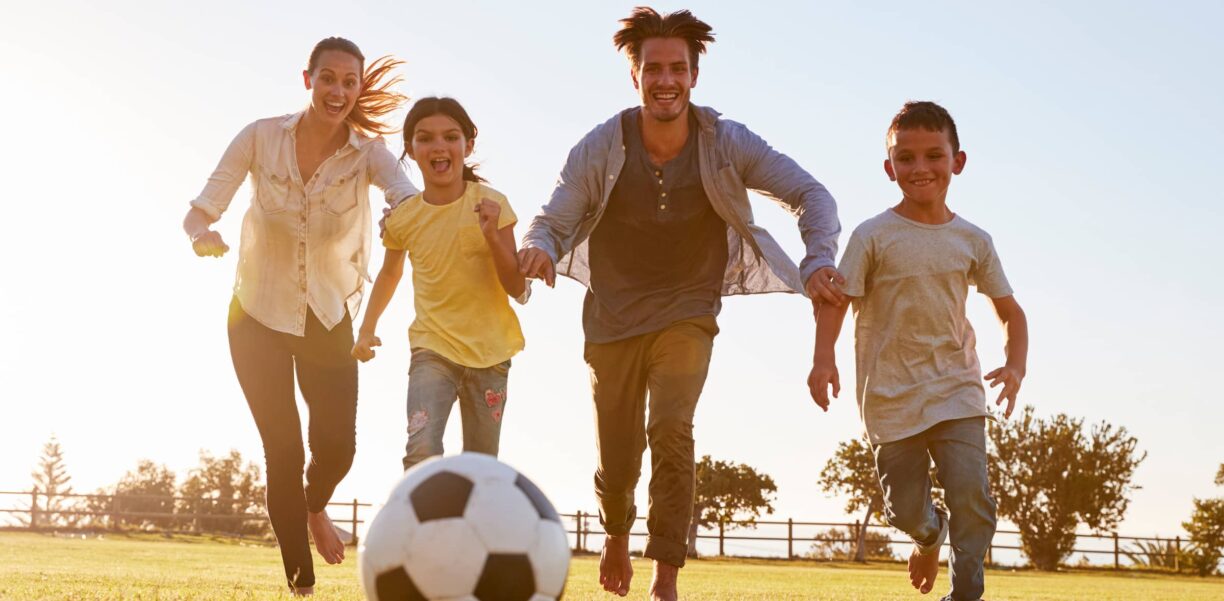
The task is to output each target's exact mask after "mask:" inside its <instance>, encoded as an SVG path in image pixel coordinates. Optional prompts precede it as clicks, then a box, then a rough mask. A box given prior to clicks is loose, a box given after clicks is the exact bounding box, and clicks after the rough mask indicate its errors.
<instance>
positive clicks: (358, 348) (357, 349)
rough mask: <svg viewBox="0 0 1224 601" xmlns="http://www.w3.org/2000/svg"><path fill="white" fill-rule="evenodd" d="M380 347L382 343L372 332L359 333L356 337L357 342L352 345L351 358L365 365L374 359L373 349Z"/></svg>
mask: <svg viewBox="0 0 1224 601" xmlns="http://www.w3.org/2000/svg"><path fill="white" fill-rule="evenodd" d="M376 346H382V341H381V340H379V339H378V336H375V335H374V333H373V332H361V333H360V334H358V335H357V342H356V344H354V345H353V352H352V355H353V358H354V359H356V360H358V361H361V362H362V363H365V362H366V361H369V360H370V359H373V358H374V349H373V347H376Z"/></svg>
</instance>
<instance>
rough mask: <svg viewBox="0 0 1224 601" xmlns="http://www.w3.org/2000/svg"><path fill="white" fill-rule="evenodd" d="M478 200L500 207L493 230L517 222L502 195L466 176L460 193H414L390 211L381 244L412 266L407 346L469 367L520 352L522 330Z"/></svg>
mask: <svg viewBox="0 0 1224 601" xmlns="http://www.w3.org/2000/svg"><path fill="white" fill-rule="evenodd" d="M482 198H488V199H489V200H492V201H494V202H496V203H497V204H498V205H499V206H500V207H501V216H500V217H499V218H498V222H497V228H498V229H501V228H504V227H506V226H508V225H512V224H514V223H517V222H518V217H516V216H515V214H514V209H511V208H510V203H509V202H507V201H506V197H505V195H503V194H502V193H501V192H498V191H497V190H494V189H492V188H490V187H488V186H486V185H484V184H481V183H478V182H468V184H467V188H466V189H465V190H464V192H463V196H461V197H459V198H458V199H457V200H455V201H454V202H452V203H450V204H447V205H442V206H438V205H431V204H429V203H427V202H425V198H424V197H423V196H422V195H421V194H417V195H415V196H412V197H410V198H408V199H407V200H405V201H404V202H402V203H400V205H399V206H397V207H396V208H395V210H393V211H392V212H391V215H389V216H388V217H387V222H386V231H385V233H384V234H383V246H385V247H387V248H389V249H392V250H406V251H407V252H408V260H409V261H410V262H411V265H412V286H413V289H414V293H415V294H414V303H413V304H414V305H415V307H416V319H415V320H413V322H412V326H410V327H409V328H408V341H409V344H411V345H412V348H426V349H429V350H431V351H434V352H436V353H438V354H440V355H442V356H443V357H446V358H447V359H450V360H451V361H453V362H455V363H457V364H459V365H463V366H466V367H476V368H484V367H491V366H493V365H497V364H499V363H502V362H504V361H506V360H507V359H509V358H510V357H512V356H514V355H515V354H516V353H518V352H519V351H521V350H523V331H522V329H521V328H520V327H519V321H518V316H516V315H515V314H514V309H512V308H511V307H510V298H509V297H508V296H507V295H506V291H505V290H504V289H502V286H501V282H500V281H499V280H498V279H497V268H496V267H495V266H494V264H493V255H492V253H491V252H490V250H489V245H488V243H487V242H485V238H484V234H482V233H481V231H480V221H479V217H478V215H477V213H476V211H475V209H476V206H477V205H478V204H479V203H480V200H481V199H482Z"/></svg>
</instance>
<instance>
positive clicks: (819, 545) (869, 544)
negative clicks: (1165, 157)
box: [808, 528, 897, 561]
mask: <svg viewBox="0 0 1224 601" xmlns="http://www.w3.org/2000/svg"><path fill="white" fill-rule="evenodd" d="M863 530H864V529H863V528H859V531H858V532H855V531H854V528H845V529H841V528H830V529H828V530H825V531H823V532H820V533H818V534H817V535H816V536H815V537H813V538H815V539H816V540H815V541H814V542H812V547H811V549H809V550H808V557H812V558H815V559H833V560H848V559H854V561H863V560H862V559H859V558H858V557H859V554H860V553H862V555H863V557H865V558H868V559H881V560H885V561H892V560H895V559H897V556H896V554H895V553H893V549H892V544H891V542H890V540H889V536H888V533H887V532H879V531H870V532H867V533H866V534H861V533H862V532H863ZM851 541H853V542H854V544H853V545H851Z"/></svg>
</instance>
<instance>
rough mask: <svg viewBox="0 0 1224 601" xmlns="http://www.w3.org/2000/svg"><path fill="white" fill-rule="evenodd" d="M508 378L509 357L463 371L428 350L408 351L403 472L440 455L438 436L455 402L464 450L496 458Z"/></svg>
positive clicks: (440, 448) (444, 427)
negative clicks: (461, 429)
mask: <svg viewBox="0 0 1224 601" xmlns="http://www.w3.org/2000/svg"><path fill="white" fill-rule="evenodd" d="M509 374H510V360H509V359H507V360H506V361H504V362H502V363H498V364H497V365H494V366H492V367H485V368H475V367H464V366H462V365H459V364H457V363H455V362H453V361H451V360H449V359H447V358H446V357H443V356H442V355H439V354H438V353H435V352H433V351H431V350H428V349H423V348H414V349H412V363H411V365H410V366H409V368H408V445H407V447H406V453H405V455H404V469H405V470H407V469H408V468H410V467H412V466H414V465H416V464H418V463H420V462H422V461H424V460H425V459H427V458H429V457H432V456H434V455H441V454H442V435H443V434H444V433H445V432H446V420H447V418H449V417H450V412H451V406H452V405H454V404H455V399H458V400H459V415H460V417H461V418H462V420H463V450H464V451H475V452H477V453H485V454H488V455H493V456H494V457H496V456H497V447H498V442H499V441H500V439H501V422H502V415H503V414H504V412H505V408H506V380H507V377H508V376H509Z"/></svg>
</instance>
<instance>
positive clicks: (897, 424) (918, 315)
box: [838, 209, 1012, 444]
mask: <svg viewBox="0 0 1224 601" xmlns="http://www.w3.org/2000/svg"><path fill="white" fill-rule="evenodd" d="M838 270H839V271H840V272H841V274H842V275H843V276H844V277H845V278H846V286H845V292H846V294H847V295H849V296H852V297H855V298H854V302H853V306H854V315H855V329H854V346H855V357H856V365H857V376H858V378H857V379H858V402H859V413H860V415H861V416H862V418H863V425H864V427H865V428H866V430H867V437H868V439H869V440H870V441H871V443H872V444H883V443H886V442H893V441H896V440H901V439H903V438H906V437H909V436H913V435H915V434H918V433H920V432H922V431H924V430H926V429H928V428H930V427H931V426H934V425H935V424H938V423H939V422H943V421H948V420H953V419H961V418H966V417H978V416H988V415H989V414H988V413H987V412H986V392H985V388H984V387H983V386H982V369H981V366H980V365H979V364H978V357H977V351H976V350H975V344H976V339H975V337H974V333H973V327H972V326H971V325H969V320H968V318H966V317H965V299H966V298H967V297H968V294H969V286H970V285H973V286H975V287H976V288H977V289H978V292H981V293H982V294H985V295H986V296H989V297H991V298H1000V297H1004V296H1009V295H1011V294H1012V289H1011V286H1010V285H1009V284H1008V283H1007V277H1006V276H1005V275H1004V274H1003V266H1002V265H1001V264H1000V262H999V256H998V254H997V253H996V252H995V248H994V243H993V242H992V241H991V239H990V234H987V233H986V232H985V231H983V230H982V229H981V228H979V227H977V226H975V225H973V224H972V223H969V222H968V221H965V220H964V219H961V218H960V217H959V216H956V217H953V218H952V220H951V221H949V222H948V223H944V224H941V225H929V224H925V223H918V222H916V221H911V220H909V219H906V218H904V217H902V216H900V215H898V214H897V213H896V212H894V211H893V210H892V209H889V210H886V211H884V212H883V213H881V214H879V215H877V216H875V217H872V218H871V219H868V220H867V221H865V222H863V224H862V225H860V226H858V228H856V229H855V230H854V233H853V234H852V235H851V236H850V242H849V244H847V245H846V252H845V254H844V255H843V256H842V260H841V264H840V265H839V267H838Z"/></svg>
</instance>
